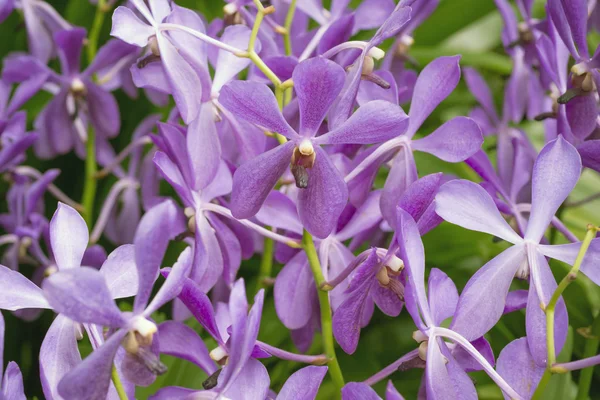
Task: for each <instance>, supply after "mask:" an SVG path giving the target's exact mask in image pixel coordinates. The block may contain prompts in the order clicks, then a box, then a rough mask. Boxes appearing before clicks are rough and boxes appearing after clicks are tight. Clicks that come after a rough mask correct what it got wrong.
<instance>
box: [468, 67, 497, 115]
mask: <svg viewBox="0 0 600 400" xmlns="http://www.w3.org/2000/svg"><path fill="white" fill-rule="evenodd" d="M463 72H464V74H465V82H466V83H467V87H468V88H469V90H470V91H471V93H472V94H473V96H475V98H476V99H477V101H478V102H479V104H481V105H482V106H483V109H484V110H485V112H486V114H487V116H488V117H489V118H491V119H492V121H494V123H496V122H498V121H499V118H498V113H497V112H496V106H495V105H494V99H493V97H492V93H491V91H490V88H489V87H488V85H487V84H486V83H485V80H484V79H483V77H482V76H481V75H479V73H478V72H477V71H476V70H475V69H473V68H464V69H463Z"/></svg>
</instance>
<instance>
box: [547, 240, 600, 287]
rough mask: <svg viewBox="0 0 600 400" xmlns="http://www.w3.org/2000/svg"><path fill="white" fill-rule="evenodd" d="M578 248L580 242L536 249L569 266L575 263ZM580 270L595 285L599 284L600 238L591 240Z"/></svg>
mask: <svg viewBox="0 0 600 400" xmlns="http://www.w3.org/2000/svg"><path fill="white" fill-rule="evenodd" d="M580 248H581V242H577V243H569V244H560V245H539V246H538V247H537V249H538V250H539V251H540V252H541V253H542V254H543V255H545V256H548V257H550V258H554V259H556V260H560V261H562V262H564V263H567V264H569V265H573V264H574V263H575V259H576V258H577V255H578V254H579V249H580ZM580 270H581V272H583V273H584V274H585V275H586V276H587V277H588V278H590V279H591V280H592V281H593V282H594V283H595V284H597V285H598V284H600V238H598V239H592V242H591V243H590V247H589V248H588V250H587V252H586V253H585V257H584V258H583V261H582V263H581V266H580Z"/></svg>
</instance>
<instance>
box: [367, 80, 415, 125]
mask: <svg viewBox="0 0 600 400" xmlns="http://www.w3.org/2000/svg"><path fill="white" fill-rule="evenodd" d="M373 74H374V75H376V76H378V77H380V78H381V79H383V80H384V81H386V82H387V83H389V84H390V87H389V88H387V89H385V88H382V87H381V86H379V85H377V84H376V83H373V82H370V81H361V82H360V87H359V88H358V93H357V94H356V102H357V103H358V104H359V105H361V106H362V105H363V104H366V103H368V102H370V101H373V100H386V101H389V102H390V103H394V104H398V86H397V84H396V79H395V78H394V75H393V74H392V73H391V72H390V71H386V70H379V71H375V72H373ZM407 122H408V121H407Z"/></svg>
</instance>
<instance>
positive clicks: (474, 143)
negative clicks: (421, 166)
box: [412, 117, 483, 162]
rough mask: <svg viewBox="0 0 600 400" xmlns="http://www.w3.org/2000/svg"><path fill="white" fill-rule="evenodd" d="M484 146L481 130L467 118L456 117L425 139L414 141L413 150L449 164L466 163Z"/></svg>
mask: <svg viewBox="0 0 600 400" xmlns="http://www.w3.org/2000/svg"><path fill="white" fill-rule="evenodd" d="M482 144H483V136H482V134H481V128H479V125H477V123H476V122H475V121H473V120H472V119H471V118H467V117H456V118H453V119H451V120H450V121H448V122H446V123H445V124H444V125H442V126H440V127H439V128H438V129H436V130H435V131H434V132H433V133H432V134H430V135H427V136H425V137H424V138H423V139H418V140H415V141H413V145H412V146H413V149H415V150H419V151H424V152H426V153H430V154H433V155H434V156H436V157H437V158H440V159H442V160H444V161H448V162H459V161H464V160H466V159H467V158H469V157H471V156H472V155H473V154H475V153H476V152H477V151H478V150H479V149H481V145H482Z"/></svg>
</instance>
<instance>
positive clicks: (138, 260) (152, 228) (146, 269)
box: [133, 200, 186, 312]
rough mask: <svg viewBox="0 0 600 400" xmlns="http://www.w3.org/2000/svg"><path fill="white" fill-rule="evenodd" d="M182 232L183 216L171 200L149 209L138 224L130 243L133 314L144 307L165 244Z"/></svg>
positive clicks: (183, 227) (156, 274)
mask: <svg viewBox="0 0 600 400" xmlns="http://www.w3.org/2000/svg"><path fill="white" fill-rule="evenodd" d="M185 228H186V224H185V221H184V218H183V215H182V214H181V213H180V212H179V210H178V208H177V206H176V205H175V203H174V202H173V201H171V200H166V201H164V202H162V203H160V204H158V205H156V206H154V207H152V208H151V209H150V210H148V212H146V214H144V216H143V217H142V219H141V220H140V224H139V225H138V228H137V231H136V233H135V239H134V245H135V264H136V266H137V269H138V279H139V292H138V294H137V296H135V302H134V306H133V309H134V311H136V312H140V311H142V310H143V309H144V308H145V307H146V304H147V303H148V299H149V298H150V292H151V291H152V286H153V285H154V281H155V280H156V278H157V276H158V270H159V268H160V265H161V262H162V259H163V256H164V255H165V251H166V250H167V246H168V245H169V241H170V240H171V239H173V238H174V237H175V236H177V235H179V234H180V233H181V232H183V231H184V230H185Z"/></svg>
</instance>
